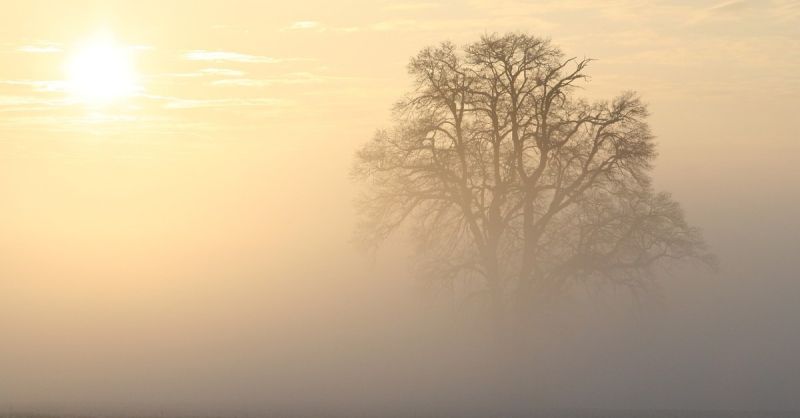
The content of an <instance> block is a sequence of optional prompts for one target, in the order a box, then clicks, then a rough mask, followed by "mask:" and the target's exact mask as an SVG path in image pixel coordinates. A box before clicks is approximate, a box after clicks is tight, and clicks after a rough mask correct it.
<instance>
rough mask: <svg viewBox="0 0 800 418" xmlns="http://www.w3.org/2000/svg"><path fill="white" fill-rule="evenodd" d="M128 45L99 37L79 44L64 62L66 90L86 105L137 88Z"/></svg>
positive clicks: (131, 92)
mask: <svg viewBox="0 0 800 418" xmlns="http://www.w3.org/2000/svg"><path fill="white" fill-rule="evenodd" d="M131 51H132V50H131V48H126V47H123V46H119V45H117V44H116V43H115V42H114V40H113V39H112V38H110V37H108V36H98V37H95V38H94V39H91V40H90V41H88V42H86V43H84V44H83V45H81V46H80V47H79V48H78V49H77V50H76V52H75V54H74V55H73V56H72V57H71V59H70V60H69V62H67V65H66V72H67V90H68V91H69V93H70V94H71V95H73V96H74V97H75V98H76V99H77V100H79V101H81V102H84V103H86V104H93V105H102V104H108V103H111V102H115V101H118V100H120V99H123V98H126V97H131V96H133V95H135V94H136V93H137V92H138V91H139V90H140V87H139V84H138V77H137V75H136V71H135V68H134V63H133V57H132V55H131Z"/></svg>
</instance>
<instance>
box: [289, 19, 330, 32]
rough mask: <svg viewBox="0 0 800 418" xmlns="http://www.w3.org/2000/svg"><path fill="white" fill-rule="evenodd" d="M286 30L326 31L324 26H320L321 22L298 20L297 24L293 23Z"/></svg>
mask: <svg viewBox="0 0 800 418" xmlns="http://www.w3.org/2000/svg"><path fill="white" fill-rule="evenodd" d="M286 29H288V30H310V29H316V30H320V29H324V28H323V27H322V24H320V23H319V22H317V21H315V20H298V21H296V22H293V23H292V24H291V25H289V26H288V27H287V28H286Z"/></svg>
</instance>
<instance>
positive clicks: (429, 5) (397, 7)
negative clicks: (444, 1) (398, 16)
mask: <svg viewBox="0 0 800 418" xmlns="http://www.w3.org/2000/svg"><path fill="white" fill-rule="evenodd" d="M439 7H440V4H439V3H435V2H431V1H427V2H392V3H390V4H388V5H386V7H384V9H386V10H390V11H420V10H431V9H436V8H439Z"/></svg>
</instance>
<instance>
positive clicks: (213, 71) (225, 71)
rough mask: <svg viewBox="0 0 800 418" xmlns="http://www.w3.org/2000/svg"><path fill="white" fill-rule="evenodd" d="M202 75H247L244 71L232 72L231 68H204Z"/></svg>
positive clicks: (201, 71)
mask: <svg viewBox="0 0 800 418" xmlns="http://www.w3.org/2000/svg"><path fill="white" fill-rule="evenodd" d="M200 73H201V74H206V75H211V76H220V77H241V76H243V75H244V74H245V72H244V71H240V70H231V69H230V68H203V69H202V70H200Z"/></svg>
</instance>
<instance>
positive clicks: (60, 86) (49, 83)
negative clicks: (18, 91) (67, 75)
mask: <svg viewBox="0 0 800 418" xmlns="http://www.w3.org/2000/svg"><path fill="white" fill-rule="evenodd" d="M0 84H4V85H8V86H25V87H29V88H31V89H32V90H33V91H36V92H63V91H66V89H67V83H66V82H65V81H63V80H0Z"/></svg>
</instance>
